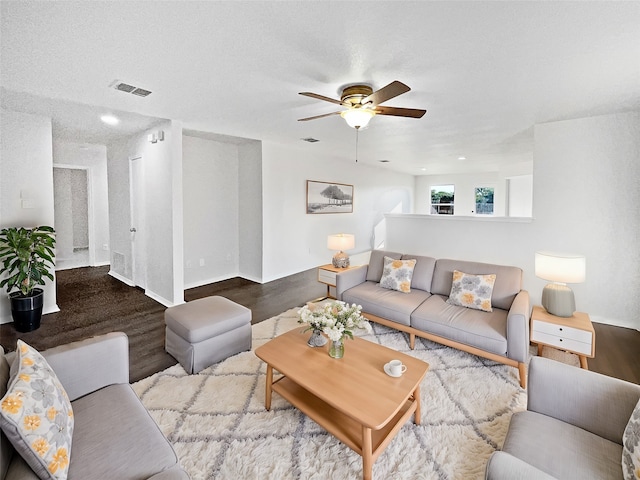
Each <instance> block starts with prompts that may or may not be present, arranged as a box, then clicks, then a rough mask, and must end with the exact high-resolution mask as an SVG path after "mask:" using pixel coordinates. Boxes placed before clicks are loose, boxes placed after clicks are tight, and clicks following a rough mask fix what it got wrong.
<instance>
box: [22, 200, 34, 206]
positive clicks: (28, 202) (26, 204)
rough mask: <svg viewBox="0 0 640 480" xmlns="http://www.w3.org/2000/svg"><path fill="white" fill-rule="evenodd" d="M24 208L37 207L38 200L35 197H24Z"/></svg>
mask: <svg viewBox="0 0 640 480" xmlns="http://www.w3.org/2000/svg"><path fill="white" fill-rule="evenodd" d="M22 208H36V201H35V200H34V199H33V198H23V199H22Z"/></svg>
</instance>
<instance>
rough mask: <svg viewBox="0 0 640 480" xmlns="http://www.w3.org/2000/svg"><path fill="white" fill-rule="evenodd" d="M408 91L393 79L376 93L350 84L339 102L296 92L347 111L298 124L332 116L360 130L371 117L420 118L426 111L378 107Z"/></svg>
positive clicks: (364, 87)
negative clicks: (338, 117)
mask: <svg viewBox="0 0 640 480" xmlns="http://www.w3.org/2000/svg"><path fill="white" fill-rule="evenodd" d="M409 90H411V89H410V88H409V87H408V86H406V85H405V84H404V83H402V82H398V81H397V80H395V81H393V82H391V83H390V84H389V85H387V86H386V87H382V88H381V89H380V90H377V91H375V92H374V91H373V89H372V88H371V87H370V86H369V85H364V84H363V85H351V86H348V87H345V88H344V89H343V90H342V95H341V96H340V100H336V99H333V98H329V97H325V96H324V95H318V94H317V93H312V92H300V95H304V96H306V97H311V98H317V99H318V100H324V101H325V102H331V103H335V104H337V105H342V106H343V107H347V110H341V111H338V112H331V113H325V114H324V115H316V116H314V117H307V118H301V119H299V120H298V121H299V122H306V121H308V120H315V119H317V118H323V117H330V116H332V115H340V116H341V117H342V118H344V119H345V120H346V122H347V124H349V126H350V127H353V128H355V129H360V128H363V127H366V126H367V124H368V123H369V120H371V119H372V118H373V117H374V116H375V115H392V116H395V117H409V118H422V116H423V115H424V114H425V113H426V112H427V111H426V110H419V109H416V108H398V107H382V106H380V104H381V103H384V102H386V101H387V100H391V99H392V98H395V97H397V96H398V95H402V94H403V93H407V92H408V91H409Z"/></svg>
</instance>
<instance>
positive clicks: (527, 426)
mask: <svg viewBox="0 0 640 480" xmlns="http://www.w3.org/2000/svg"><path fill="white" fill-rule="evenodd" d="M502 450H503V451H505V452H507V453H510V454H511V455H513V456H515V457H517V458H519V459H521V460H523V461H525V462H527V463H528V464H530V465H533V466H534V467H537V468H539V469H540V470H542V471H544V472H545V473H547V474H549V475H552V476H554V477H556V478H597V479H601V480H605V479H610V478H611V479H613V478H615V479H620V478H622V464H621V463H620V458H621V457H622V445H619V444H617V443H615V442H612V441H610V440H607V439H605V438H602V437H599V436H598V435H594V434H593V433H590V432H587V431H586V430H583V429H581V428H578V427H575V426H573V425H571V424H569V423H565V422H561V421H560V420H556V419H555V418H553V417H548V416H546V415H541V414H539V413H536V412H530V411H525V412H519V413H516V414H514V415H513V417H511V423H510V425H509V432H508V433H507V437H506V438H505V441H504V446H503V448H502Z"/></svg>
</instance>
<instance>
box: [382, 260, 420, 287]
mask: <svg viewBox="0 0 640 480" xmlns="http://www.w3.org/2000/svg"><path fill="white" fill-rule="evenodd" d="M415 266H416V260H415V259H411V260H394V259H393V258H390V257H384V268H383V270H382V278H380V286H381V287H383V288H388V289H390V290H397V291H398V292H402V293H409V292H410V291H411V278H412V277H413V269H414V267H415Z"/></svg>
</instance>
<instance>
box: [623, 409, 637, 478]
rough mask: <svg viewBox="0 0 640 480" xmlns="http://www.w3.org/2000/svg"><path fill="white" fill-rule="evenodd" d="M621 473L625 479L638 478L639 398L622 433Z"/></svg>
mask: <svg viewBox="0 0 640 480" xmlns="http://www.w3.org/2000/svg"><path fill="white" fill-rule="evenodd" d="M622 473H623V475H624V478H625V480H638V479H640V400H638V403H637V404H636V408H634V409H633V413H632V414H631V418H630V419H629V423H627V426H626V428H625V429H624V434H623V435H622Z"/></svg>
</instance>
